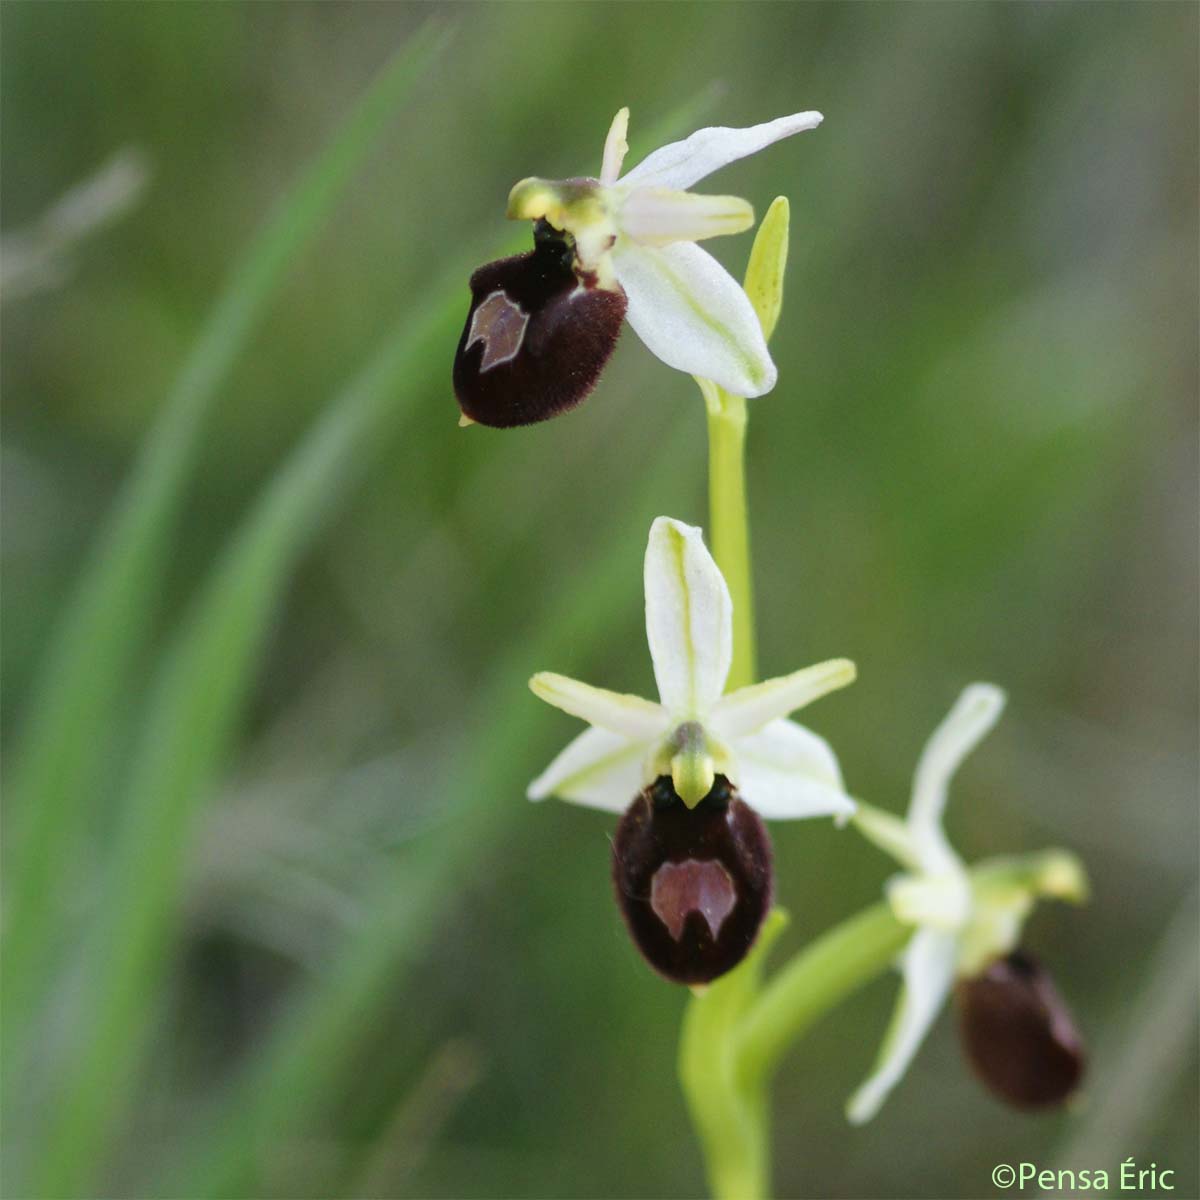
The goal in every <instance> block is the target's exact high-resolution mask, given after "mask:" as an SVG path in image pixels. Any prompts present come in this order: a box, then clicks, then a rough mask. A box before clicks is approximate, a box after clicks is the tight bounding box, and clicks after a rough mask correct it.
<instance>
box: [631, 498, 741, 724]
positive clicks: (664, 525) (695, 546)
mask: <svg viewBox="0 0 1200 1200" xmlns="http://www.w3.org/2000/svg"><path fill="white" fill-rule="evenodd" d="M644 576H645V588H646V639H647V641H648V642H649V643H650V657H651V659H652V660H653V662H654V677H655V679H656V680H657V681H658V694H659V697H660V699H661V700H662V702H663V705H664V706H665V708H666V709H667V710H669V712H670V713H671V716H672V717H673V718H674V719H675V720H686V719H689V718H698V717H701V716H703V715H704V714H706V713H707V712H708V710H709V708H710V707H711V706H712V704H713V703H714V701H715V700H716V698H717V697H718V696H719V695H720V694H721V691H722V689H723V688H724V687H725V679H726V676H728V674H729V664H730V662H731V661H732V658H733V604H732V601H731V600H730V598H729V588H728V587H726V585H725V579H724V577H723V576H722V574H721V572H720V571H719V570H718V569H717V564H716V563H715V562H714V561H713V558H712V555H711V554H709V552H708V549H707V547H706V546H705V545H704V535H703V533H702V532H701V531H700V530H699V529H697V528H696V527H695V526H692V525H685V524H683V522H682V521H675V520H672V519H671V518H670V517H658V518H657V519H656V520H655V522H654V524H653V525H651V526H650V539H649V541H648V542H647V544H646V562H645V569H644Z"/></svg>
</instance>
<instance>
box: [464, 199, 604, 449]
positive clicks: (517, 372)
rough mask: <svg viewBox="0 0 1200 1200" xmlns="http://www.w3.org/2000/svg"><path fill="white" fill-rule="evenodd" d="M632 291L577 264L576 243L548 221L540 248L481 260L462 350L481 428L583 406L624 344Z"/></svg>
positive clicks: (538, 233) (470, 406) (473, 413)
mask: <svg viewBox="0 0 1200 1200" xmlns="http://www.w3.org/2000/svg"><path fill="white" fill-rule="evenodd" d="M625 307H626V305H625V294H624V292H622V291H619V290H618V291H608V290H606V289H604V288H600V287H597V286H595V277H594V275H592V276H588V275H586V274H584V275H582V276H581V275H580V274H579V273H578V272H577V271H576V270H575V267H574V246H573V244H572V243H571V242H570V241H569V240H568V239H567V238H566V237H565V236H564V235H563V234H561V233H559V232H558V231H557V230H555V229H554V228H553V227H552V226H550V225H548V224H547V223H546V222H545V221H539V222H538V224H537V228H536V230H535V233H534V248H533V249H532V250H530V251H529V252H528V253H526V254H518V255H515V256H514V257H512V258H502V259H499V260H498V261H496V262H492V263H488V264H486V265H485V266H482V267H480V268H479V269H478V270H477V271H476V272H475V273H474V274H473V275H472V276H471V307H470V309H469V311H468V312H467V320H466V323H465V324H464V326H463V331H462V336H461V337H460V338H459V341H458V350H457V352H456V353H455V355H454V393H455V395H456V396H457V397H458V404H459V407H460V408H461V409H462V411H463V412H464V413H465V414H466V415H467V416H468V417H470V418H471V420H472V421H476V422H478V423H479V424H480V425H491V426H494V427H497V428H509V427H512V426H516V425H532V424H534V423H536V422H538V421H546V420H549V419H550V418H551V417H555V416H557V415H558V414H559V413H563V412H566V411H567V410H568V409H571V408H574V407H575V406H576V405H577V404H579V403H580V402H581V401H582V400H584V399H585V398H586V397H587V396H588V394H589V393H590V392H591V391H592V389H593V388H594V387H595V386H596V382H597V380H599V378H600V373H601V371H603V369H604V366H605V364H606V363H607V362H608V360H609V357H610V356H611V354H612V352H613V350H614V349H615V348H616V344H617V338H618V336H619V335H620V332H621V323H622V321H623V320H624V319H625Z"/></svg>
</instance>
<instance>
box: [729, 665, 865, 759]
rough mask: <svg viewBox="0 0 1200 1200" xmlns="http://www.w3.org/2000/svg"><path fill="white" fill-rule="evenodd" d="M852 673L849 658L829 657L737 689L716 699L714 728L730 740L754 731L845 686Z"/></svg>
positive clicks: (852, 679)
mask: <svg viewBox="0 0 1200 1200" xmlns="http://www.w3.org/2000/svg"><path fill="white" fill-rule="evenodd" d="M855 676H856V671H855V667H854V664H853V663H852V662H851V661H850V660H849V659H847V658H831V659H830V660H829V661H828V662H823V663H817V664H816V665H815V666H811V667H805V668H803V669H802V670H800V671H793V672H792V673H791V674H790V675H780V676H779V677H777V678H775V679H768V680H766V681H764V682H763V683H752V684H750V686H749V687H743V688H738V690H737V691H736V692H729V693H728V694H727V695H725V696H722V697H721V699H720V700H719V701H718V702H717V705H716V706H715V707H714V709H713V712H712V725H713V728H714V729H715V730H716V731H717V733H719V734H720V735H721V736H722V737H724V738H728V739H730V740H732V739H734V738H738V737H742V736H743V735H745V734H748V733H754V732H756V731H757V730H759V729H762V728H763V726H764V725H766V724H768V723H769V722H770V721H774V720H777V719H778V718H780V717H786V716H787V715H788V713H792V712H795V711H796V709H798V708H803V707H804V706H805V705H807V704H811V703H812V702H813V701H814V700H818V699H820V698H821V697H822V696H824V695H827V694H828V693H829V692H833V691H837V689H838V688H844V687H848V686H849V685H850V684H852V683H853V682H854V679H855Z"/></svg>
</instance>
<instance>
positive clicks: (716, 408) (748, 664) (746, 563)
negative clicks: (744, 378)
mask: <svg viewBox="0 0 1200 1200" xmlns="http://www.w3.org/2000/svg"><path fill="white" fill-rule="evenodd" d="M705 382H706V383H707V382H708V381H707V380H706V381H705ZM704 391H705V397H704V399H705V404H706V406H707V408H708V480H709V489H708V495H709V523H708V527H709V536H710V537H711V539H712V549H713V557H714V558H715V559H716V560H717V564H718V566H720V568H721V573H722V574H723V575H724V576H725V582H726V583H727V584H728V585H729V594H730V596H731V597H732V599H733V665H732V666H731V667H730V669H729V687H730V688H739V687H746V686H747V685H748V684H751V683H753V682H754V680H755V678H756V677H757V667H756V658H757V646H756V640H755V632H754V585H753V579H752V577H751V571H750V520H749V511H748V508H747V504H746V418H747V412H746V401H745V399H744V398H743V397H742V396H731V395H729V393H728V392H726V391H724V390H723V389H722V388H719V387H717V386H716V385H715V384H713V385H711V386H709V387H706V388H705V389H704Z"/></svg>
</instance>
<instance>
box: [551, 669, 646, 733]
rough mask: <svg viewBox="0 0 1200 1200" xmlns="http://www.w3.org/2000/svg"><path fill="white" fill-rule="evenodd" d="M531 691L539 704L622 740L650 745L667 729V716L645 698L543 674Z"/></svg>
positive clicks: (562, 676) (552, 674)
mask: <svg viewBox="0 0 1200 1200" xmlns="http://www.w3.org/2000/svg"><path fill="white" fill-rule="evenodd" d="M529 687H530V690H531V691H532V692H533V694H534V695H535V696H537V697H538V699H539V700H545V701H546V703H547V704H553V705H554V707H555V708H561V709H562V711H563V712H566V713H570V714H571V716H573V717H579V718H580V719H581V720H584V721H587V722H588V724H589V725H595V726H597V727H598V728H600V729H607V730H608V731H609V732H610V733H617V734H620V735H621V736H622V737H626V738H633V739H634V740H637V741H649V740H650V739H651V738H654V737H657V736H658V735H659V734H661V733H663V732H665V731H666V728H667V714H666V713H665V712H664V711H663V710H662V708H661V707H660V706H659V705H657V704H655V703H653V702H652V701H650V700H643V699H642V697H641V696H630V695H626V694H625V693H624V692H610V691H609V690H608V689H607V688H598V687H592V685H591V684H590V683H580V682H579V680H577V679H569V678H568V677H567V676H566V675H556V674H555V673H554V672H553V671H541V672H539V673H538V674H537V675H535V676H534V677H533V678H532V679H531V680H530V681H529Z"/></svg>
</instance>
